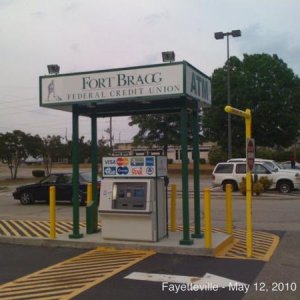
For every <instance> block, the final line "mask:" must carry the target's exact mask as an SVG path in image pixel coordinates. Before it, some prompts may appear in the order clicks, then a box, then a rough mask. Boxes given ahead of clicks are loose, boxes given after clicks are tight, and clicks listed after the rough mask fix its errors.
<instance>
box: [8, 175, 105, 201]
mask: <svg viewBox="0 0 300 300" xmlns="http://www.w3.org/2000/svg"><path fill="white" fill-rule="evenodd" d="M89 182H91V175H90V174H89V173H79V195H78V196H79V202H80V204H81V205H84V204H85V203H86V196H87V184H88V183H89ZM97 182H98V184H97V189H98V192H99V194H100V184H101V179H100V177H99V178H98V181H97ZM50 186H55V187H56V201H69V202H72V174H71V173H54V174H50V175H49V176H47V177H45V178H43V179H42V180H41V181H40V182H38V183H33V184H27V185H23V186H19V187H17V188H16V190H15V191H14V192H13V197H14V199H16V200H20V202H21V204H23V205H26V204H33V203H34V202H35V201H39V200H43V201H47V202H49V187H50Z"/></svg>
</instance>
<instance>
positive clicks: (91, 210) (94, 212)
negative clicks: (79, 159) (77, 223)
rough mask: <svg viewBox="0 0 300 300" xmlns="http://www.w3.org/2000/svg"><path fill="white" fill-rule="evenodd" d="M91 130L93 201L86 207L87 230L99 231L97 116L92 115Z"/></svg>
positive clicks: (89, 231)
mask: <svg viewBox="0 0 300 300" xmlns="http://www.w3.org/2000/svg"><path fill="white" fill-rule="evenodd" d="M91 132H92V190H93V202H92V204H91V205H90V206H87V207H86V224H87V226H86V232H87V233H89V234H90V233H95V232H98V231H99V230H98V191H97V177H98V157H97V152H98V151H97V150H98V147H97V118H96V117H95V116H92V117H91Z"/></svg>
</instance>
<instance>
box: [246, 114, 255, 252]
mask: <svg viewBox="0 0 300 300" xmlns="http://www.w3.org/2000/svg"><path fill="white" fill-rule="evenodd" d="M245 112H246V114H247V117H245V126H246V141H247V140H248V139H251V126H252V124H251V111H250V109H246V111H245ZM246 231H247V232H246V248H247V257H251V256H252V240H253V239H252V234H253V233H252V178H251V170H249V168H248V166H247V173H246Z"/></svg>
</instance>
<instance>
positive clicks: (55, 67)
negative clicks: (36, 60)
mask: <svg viewBox="0 0 300 300" xmlns="http://www.w3.org/2000/svg"><path fill="white" fill-rule="evenodd" d="M47 68H48V73H49V74H50V75H52V74H53V75H57V74H59V69H60V66H59V65H48V66H47Z"/></svg>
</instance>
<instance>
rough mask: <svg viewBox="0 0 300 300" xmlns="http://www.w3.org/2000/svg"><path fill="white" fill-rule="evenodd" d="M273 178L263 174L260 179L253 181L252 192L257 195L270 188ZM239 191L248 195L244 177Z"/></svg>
mask: <svg viewBox="0 0 300 300" xmlns="http://www.w3.org/2000/svg"><path fill="white" fill-rule="evenodd" d="M272 183H273V182H272V180H270V179H268V177H266V176H262V177H261V178H259V180H258V181H256V182H252V193H255V194H256V195H260V194H261V193H263V192H264V191H265V190H267V189H269V188H270V187H271V185H272ZM239 191H240V192H241V193H242V194H243V195H246V178H245V177H243V178H242V181H241V182H240V184H239Z"/></svg>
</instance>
